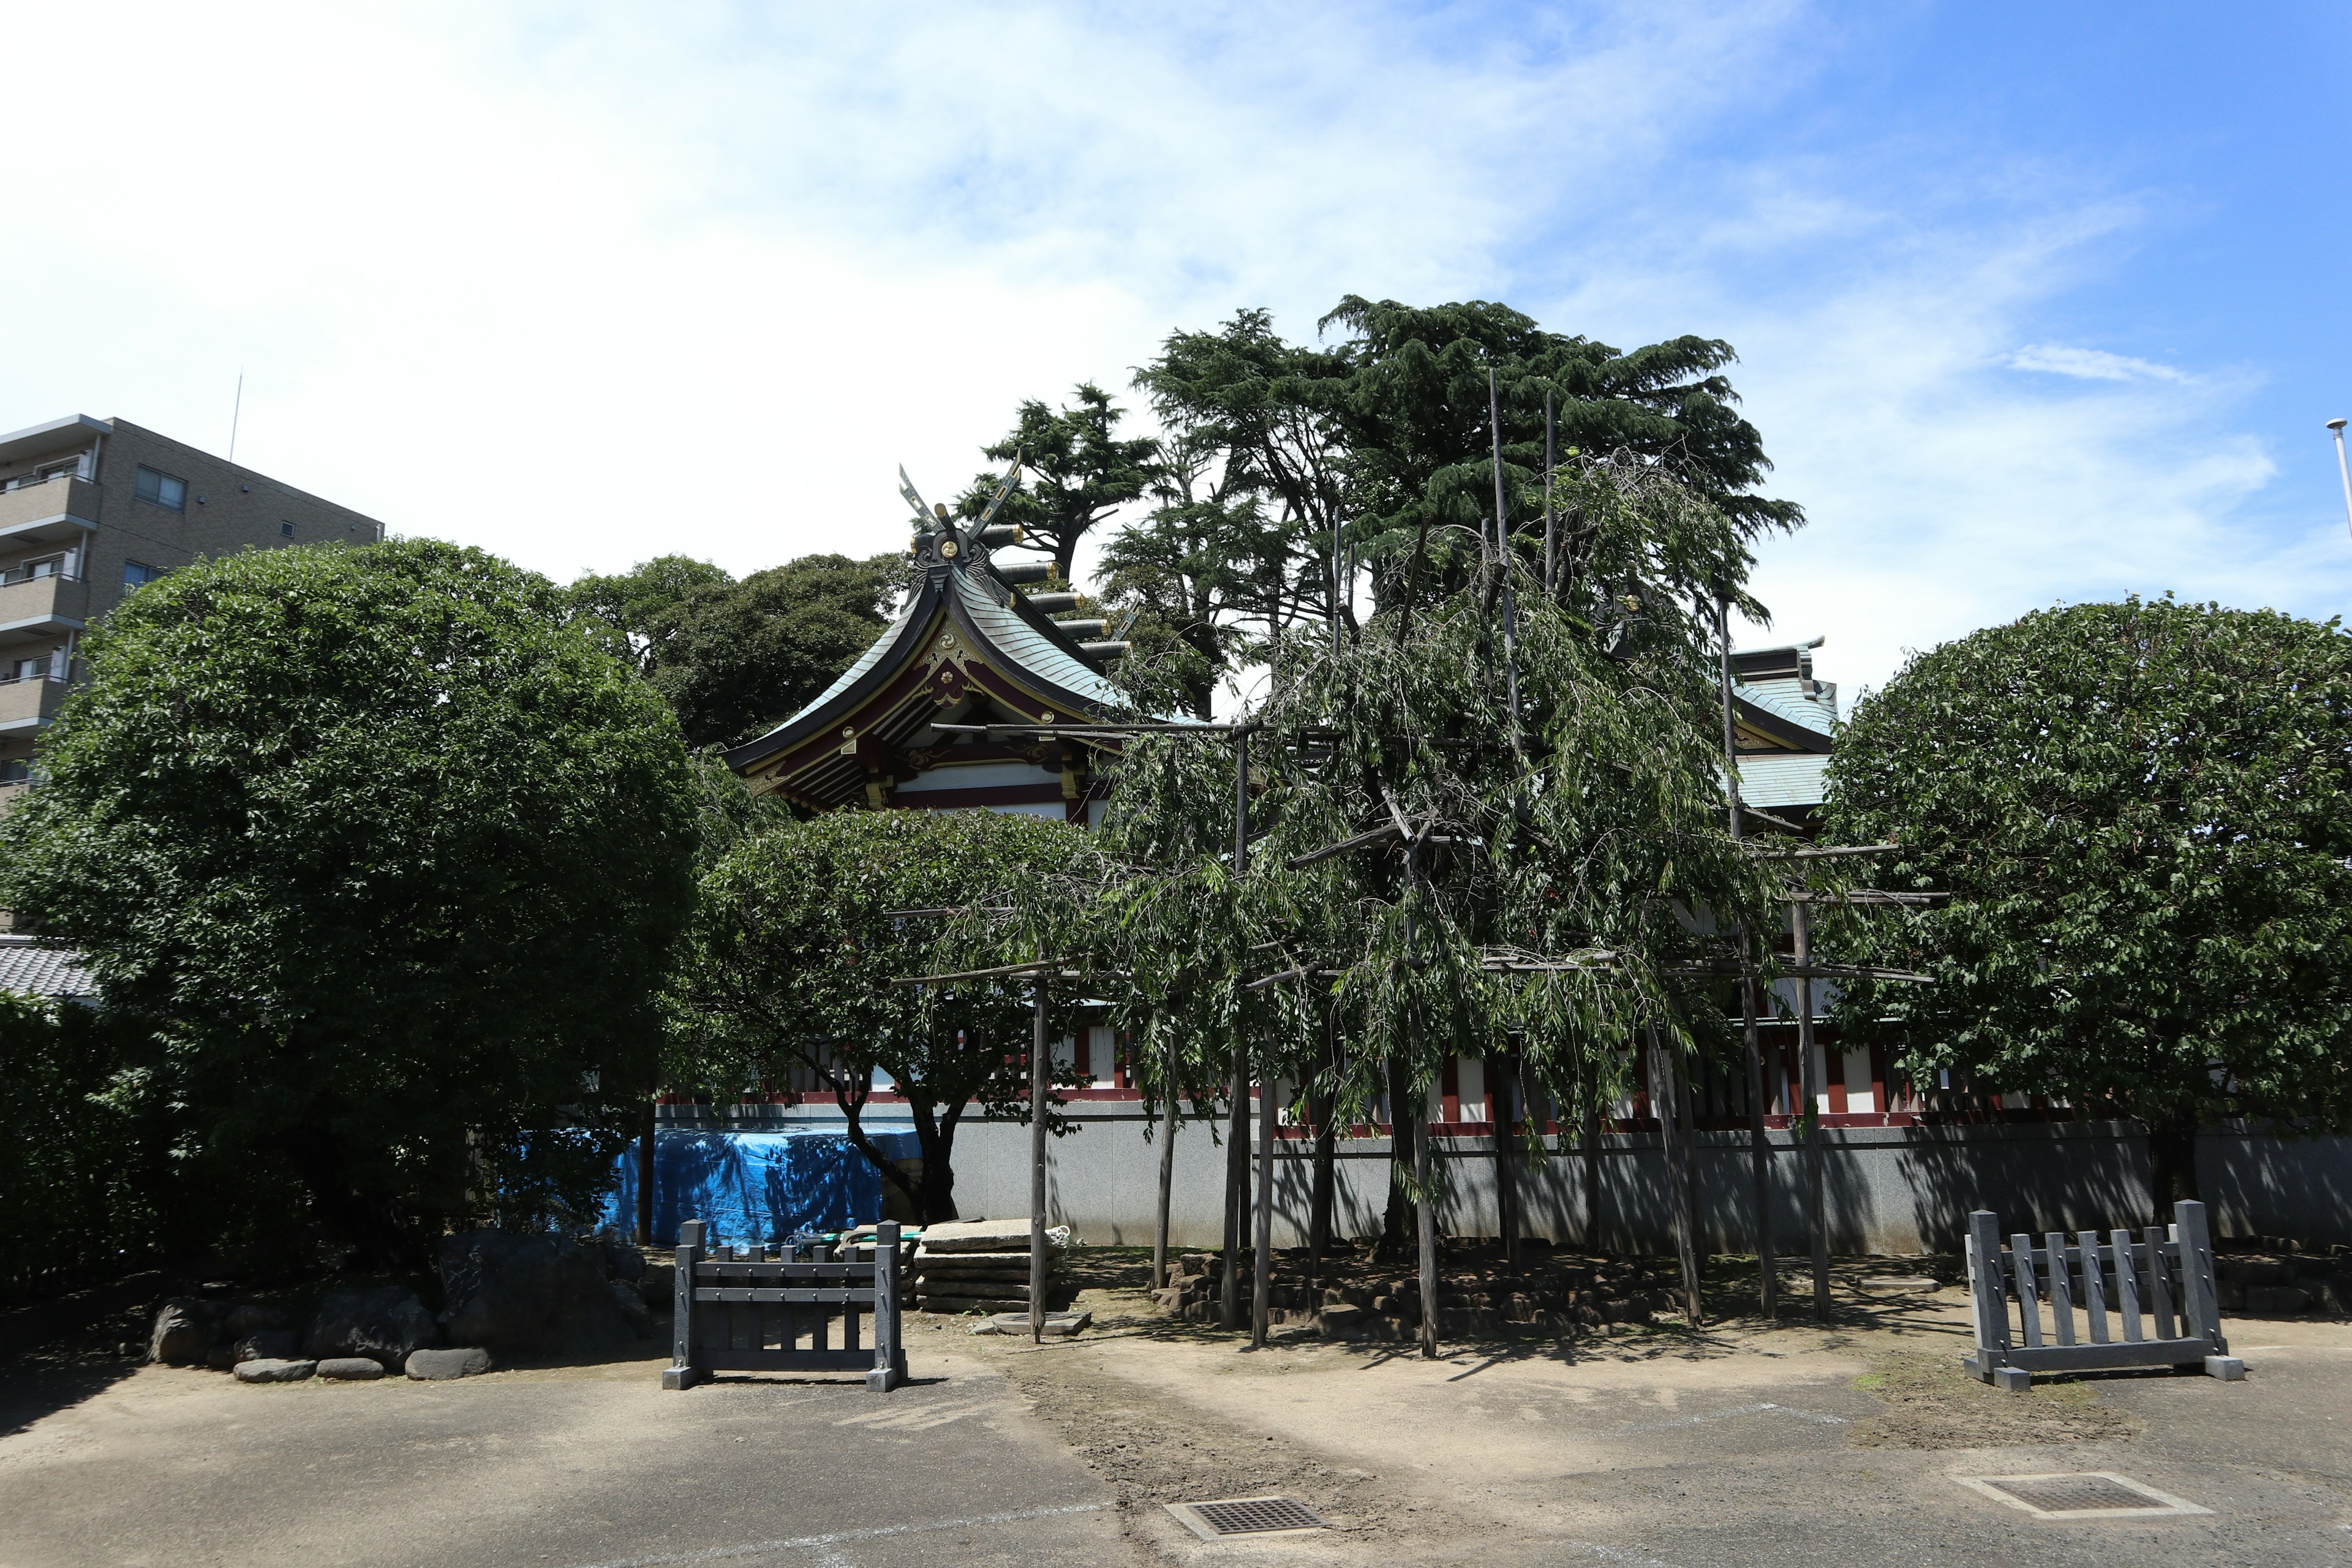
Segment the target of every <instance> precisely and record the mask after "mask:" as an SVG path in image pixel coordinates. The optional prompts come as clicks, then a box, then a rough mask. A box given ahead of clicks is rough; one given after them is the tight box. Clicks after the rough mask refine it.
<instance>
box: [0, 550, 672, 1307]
mask: <svg viewBox="0 0 2352 1568" xmlns="http://www.w3.org/2000/svg"><path fill="white" fill-rule="evenodd" d="M565 607H566V606H565V602H564V598H563V595H562V592H561V590H559V589H557V588H556V587H555V586H554V585H553V584H551V583H549V582H547V581H546V580H545V579H543V578H541V577H538V576H536V575H534V574H530V573H527V572H524V571H521V570H519V569H518V568H516V567H514V566H511V565H509V564H508V563H505V562H502V561H499V560H498V559H496V558H494V557H492V556H489V555H486V554H484V553H482V552H479V551H476V550H465V549H459V548H457V547H455V546H451V545H446V544H440V543H436V542H429V541H404V542H394V543H389V544H383V545H378V546H374V547H372V548H367V549H359V550H352V549H347V548H343V547H341V546H335V547H319V548H305V549H289V550H278V551H268V552H248V553H245V554H240V555H235V556H231V557H228V558H226V559H223V560H218V561H209V562H199V563H196V564H195V565H193V566H190V567H188V568H186V569H184V570H183V571H180V572H176V573H174V574H172V575H170V576H168V577H166V578H164V579H163V580H162V581H160V582H157V583H153V584H149V585H147V586H146V587H143V588H142V589H141V590H140V591H139V592H138V593H137V594H136V595H132V596H131V597H130V598H129V599H127V600H125V601H124V602H123V604H122V605H121V606H120V607H118V608H117V609H115V610H114V611H113V612H112V613H111V614H110V616H108V617H107V620H106V622H105V625H104V626H103V627H102V628H101V629H100V632H99V633H98V634H97V635H96V636H94V637H92V638H91V640H90V643H89V683H88V684H87V685H86V686H84V687H82V688H81V689H79V690H78V691H76V692H75V693H74V694H73V695H72V696H71V697H70V698H68V700H67V702H66V704H65V707H64V709H63V710H62V711H61V712H60V713H59V715H58V721H57V723H56V724H55V726H54V727H53V728H52V729H51V730H50V731H49V732H48V734H47V737H46V738H45V744H44V746H43V748H42V752H41V761H40V768H41V779H40V782H39V784H38V785H37V788H35V789H34V790H33V791H32V792H31V793H30V795H29V797H28V798H27V799H26V802H25V804H24V805H21V806H20V807H18V809H17V810H16V812H15V813H14V814H13V815H12V816H10V817H9V818H8V819H7V821H6V823H5V827H0V898H4V899H5V903H6V905H7V906H8V907H9V908H11V909H13V910H15V911H16V916H17V918H18V919H19V921H23V922H26V923H29V924H31V925H32V926H34V927H35V928H37V929H38V930H40V931H44V932H46V933H47V934H49V935H51V936H53V937H56V938H58V939H60V940H62V941H65V942H70V943H71V944H73V945H74V946H76V947H78V948H79V949H80V950H81V951H82V952H85V953H87V954H88V955H89V963H90V966H91V968H92V970H93V971H94V973H96V975H97V976H98V978H99V980H100V985H101V988H102V991H103V994H104V996H105V999H106V1002H107V1004H108V1005H109V1006H110V1007H111V1008H113V1009H115V1010H117V1011H119V1012H121V1013H124V1014H127V1015H130V1016H134V1017H136V1018H138V1019H140V1020H142V1022H144V1023H145V1024H148V1025H150V1026H152V1030H153V1033H154V1037H155V1041H156V1045H155V1049H154V1054H153V1058H152V1060H151V1061H148V1062H146V1063H144V1064H143V1065H142V1066H140V1067H139V1068H137V1069H136V1070H134V1071H131V1072H129V1073H127V1074H125V1075H124V1077H123V1079H122V1081H121V1085H120V1092H121V1093H123V1094H126V1095H131V1096H136V1097H142V1098H151V1099H152V1100H154V1101H155V1102H157V1103H159V1104H166V1105H169V1106H170V1107H172V1108H173V1115H174V1117H175V1119H176V1120H177V1121H178V1124H179V1126H180V1129H181V1138H182V1142H183V1145H184V1150H185V1152H187V1153H188V1154H190V1155H191V1156H192V1159H191V1163H190V1167H189V1168H191V1169H193V1170H201V1169H202V1168H204V1160H205V1157H210V1158H212V1159H214V1160H215V1161H226V1162H227V1163H229V1164H231V1165H238V1164H241V1163H245V1162H246V1161H247V1159H248V1158H249V1157H260V1158H263V1159H266V1160H275V1161H282V1162H283V1165H282V1166H281V1167H280V1168H282V1169H284V1170H286V1171H288V1172H289V1173H291V1174H292V1175H293V1176H294V1177H295V1178H297V1179H298V1180H299V1183H300V1184H301V1185H302V1186H303V1187H306V1188H307V1189H308V1192H309V1195H310V1199H311V1200H312V1203H313V1205H315V1213H316V1214H317V1215H318V1216H319V1217H320V1219H321V1220H323V1221H324V1222H325V1224H326V1225H327V1226H328V1228H329V1229H330V1230H331V1232H333V1233H335V1234H338V1235H340V1236H341V1237H342V1238H343V1239H345V1240H347V1241H350V1242H352V1243H354V1244H356V1245H357V1246H358V1247H359V1249H360V1251H361V1253H362V1256H363V1257H366V1258H371V1259H374V1260H381V1261H384V1262H402V1261H415V1260H418V1259H420V1258H422V1257H423V1255H424V1249H425V1247H428V1246H429V1245H430V1240H431V1237H433V1236H434V1235H436V1234H437V1233H438V1232H439V1231H440V1229H441V1228H442V1226H444V1224H446V1223H448V1222H449V1221H452V1220H456V1219H458V1218H460V1217H473V1216H481V1215H487V1214H502V1215H507V1216H508V1217H513V1216H515V1215H520V1214H524V1213H528V1214H531V1215H538V1216H544V1215H549V1214H551V1213H555V1214H562V1213H572V1214H577V1213H578V1212H579V1211H580V1210H581V1209H582V1208H583V1207H584V1206H585V1205H591V1204H593V1202H594V1201H595V1200H596V1198H597V1197H598V1196H599V1194H600V1191H601V1187H602V1185H603V1184H604V1183H605V1181H606V1180H607V1178H608V1177H609V1173H610V1170H611V1163H612V1156H613V1154H614V1152H616V1151H617V1149H618V1148H619V1147H620V1145H621V1143H622V1142H623V1140H624V1138H625V1131H626V1127H627V1117H628V1115H629V1110H628V1108H629V1107H630V1106H631V1105H636V1104H641V1103H642V1100H643V1098H644V1096H645V1094H646V1092H647V1091H648V1089H650V1087H651V1085H652V1081H653V1078H654V1075H655V1072H656V1061H655V1053H656V1037H657V1030H656V1020H655V1017H654V1014H653V1007H652V1000H651V999H652V997H653V996H654V994H655V992H656V987H657V985H658V984H659V981H660V979H661V976H662V974H663V973H664V970H665V967H666V965H667V961H668V956H669V952H670V948H671V944H672V942H673V941H674V939H675V937H676V935H677V932H678V931H680V930H681V929H682V927H683V925H684V923H685V921H686V920H687V919H688V916H689V914H690V912H691V908H692V900H693V896H694V880H693V874H692V867H691V861H692V854H693V845H694V835H695V819H694V813H695V795H694V792H693V786H692V783H691V780H690V777H689V774H688V765H687V755H686V750H685V746H684V744H683V742H681V741H680V739H679V736H678V731H677V722H676V721H675V720H674V719H672V717H671V716H670V714H669V712H668V710H667V709H666V708H665V707H664V705H663V704H662V702H661V700H660V699H659V698H658V697H657V696H656V694H655V693H654V692H653V690H652V689H650V688H649V687H647V686H646V684H645V682H644V681H642V680H641V679H638V678H637V677H636V676H635V674H633V673H632V672H631V671H629V670H628V669H627V668H625V667H623V666H622V665H620V664H619V663H617V662H615V661H614V659H613V658H610V657H609V656H607V655H606V654H605V653H604V652H602V651H600V649H599V648H598V647H596V646H595V645H594V644H593V642H592V641H591V640H590V639H589V637H588V636H587V635H586V634H585V633H583V631H581V630H580V629H578V628H576V627H574V626H569V625H567V624H566V621H565Z"/></svg>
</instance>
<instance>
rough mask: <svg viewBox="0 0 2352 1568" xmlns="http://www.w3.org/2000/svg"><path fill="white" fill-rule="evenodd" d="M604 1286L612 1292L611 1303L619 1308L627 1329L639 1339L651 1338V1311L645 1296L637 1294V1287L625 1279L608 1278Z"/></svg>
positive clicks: (652, 1317)
mask: <svg viewBox="0 0 2352 1568" xmlns="http://www.w3.org/2000/svg"><path fill="white" fill-rule="evenodd" d="M604 1288H605V1289H608V1290H610V1291H611V1292H612V1293H613V1305H614V1306H615V1307H617V1308H619V1309H620V1310H621V1320H622V1321H624V1322H625V1323H627V1324H628V1325H629V1331H630V1332H631V1333H634V1334H635V1335H636V1336H637V1338H639V1339H641V1340H649V1339H651V1338H653V1337H654V1315H653V1311H652V1310H651V1309H650V1308H648V1307H647V1306H646V1300H645V1298H644V1297H642V1296H640V1295H638V1294H637V1288H636V1287H635V1285H633V1284H631V1283H630V1282H629V1281H628V1280H626V1279H609V1280H607V1281H605V1285H604Z"/></svg>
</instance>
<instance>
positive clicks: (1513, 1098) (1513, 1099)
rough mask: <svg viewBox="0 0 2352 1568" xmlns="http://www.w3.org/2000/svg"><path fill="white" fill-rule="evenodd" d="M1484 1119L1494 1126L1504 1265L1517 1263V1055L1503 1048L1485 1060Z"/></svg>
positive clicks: (1498, 1218) (1497, 1208) (1497, 1204)
mask: <svg viewBox="0 0 2352 1568" xmlns="http://www.w3.org/2000/svg"><path fill="white" fill-rule="evenodd" d="M1486 1069H1487V1070H1486V1119H1487V1121H1489V1122H1491V1123H1492V1124H1493V1125H1494V1129H1495V1220H1496V1225H1497V1226H1500V1227H1501V1229H1502V1232H1503V1267H1505V1268H1517V1267H1518V1266H1519V1176H1518V1166H1517V1161H1516V1159H1515V1156H1516V1155H1517V1152H1518V1151H1517V1149H1516V1148H1515V1147H1514V1143H1513V1136H1512V1128H1513V1126H1514V1124H1516V1123H1517V1121H1518V1111H1517V1100H1518V1095H1517V1092H1516V1090H1517V1087H1518V1072H1519V1058H1518V1053H1517V1052H1516V1051H1504V1052H1501V1053H1499V1054H1498V1055H1496V1056H1494V1057H1490V1058H1487V1062H1486Z"/></svg>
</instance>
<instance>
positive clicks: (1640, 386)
mask: <svg viewBox="0 0 2352 1568" xmlns="http://www.w3.org/2000/svg"><path fill="white" fill-rule="evenodd" d="M1334 323H1337V324H1339V325H1340V326H1343V327H1345V328H1347V329H1348V330H1349V331H1350V332H1352V333H1354V334H1355V341H1354V342H1353V344H1352V345H1351V347H1352V352H1353V354H1354V358H1355V363H1356V367H1357V368H1356V373H1355V374H1354V376H1353V377H1352V379H1351V381H1350V383H1349V387H1348V393H1347V397H1346V401H1345V412H1344V416H1343V418H1342V424H1343V426H1344V428H1345V430H1346V432H1347V440H1348V444H1349V450H1350V452H1351V455H1352V458H1353V465H1352V466H1353V476H1352V477H1353V481H1354V486H1355V492H1354V493H1355V500H1356V502H1357V504H1358V506H1359V507H1360V509H1361V510H1364V511H1366V512H1368V513H1370V515H1371V516H1373V517H1374V518H1376V519H1378V520H1379V522H1378V526H1380V527H1381V528H1383V529H1385V530H1387V531H1389V532H1390V534H1391V540H1390V542H1389V548H1390V550H1391V552H1394V551H1395V550H1397V549H1398V548H1400V547H1401V543H1402V537H1403V536H1404V535H1406V534H1408V533H1411V532H1413V531H1417V530H1419V529H1421V528H1423V527H1431V528H1439V529H1444V528H1449V527H1450V528H1454V529H1467V530H1470V531H1473V532H1474V533H1475V531H1476V528H1477V526H1478V520H1479V519H1480V517H1481V516H1486V515H1490V514H1491V510H1492V507H1493V501H1494V494H1495V488H1494V466H1493V447H1492V438H1491V437H1490V435H1489V433H1488V419H1487V413H1488V406H1489V405H1488V398H1487V390H1486V377H1487V372H1488V370H1489V369H1490V368H1491V369H1492V370H1493V371H1494V373H1495V377H1496V383H1497V384H1498V386H1499V388H1500V395H1501V403H1502V411H1503V460H1504V465H1505V468H1506V469H1507V489H1509V490H1510V491H1511V492H1513V493H1514V494H1516V495H1519V496H1520V497H1521V500H1520V502H1519V506H1520V510H1519V511H1518V512H1517V514H1516V515H1515V517H1514V519H1513V521H1514V522H1515V523H1516V524H1521V525H1523V524H1524V523H1525V522H1526V521H1528V507H1529V506H1530V504H1532V505H1535V506H1539V505H1540V498H1541V485H1542V472H1543V450H1544V447H1543V442H1544V395H1545V394H1546V393H1547V392H1549V393H1550V394H1551V395H1552V400H1553V406H1554V412H1555V417H1556V419H1557V422H1558V427H1559V446H1560V448H1561V452H1562V455H1563V456H1565V455H1566V454H1568V453H1569V452H1571V451H1573V452H1580V453H1583V454H1586V455H1590V456H1595V457H1600V456H1606V455H1609V454H1612V453H1617V452H1625V453H1630V454H1632V455H1633V456H1634V457H1636V458H1641V459H1643V460H1644V461H1646V462H1649V463H1653V464H1655V465H1658V466H1659V467H1661V468H1664V470H1665V471H1666V472H1667V473H1668V474H1670V475H1671V476H1672V477H1673V478H1674V479H1676V480H1677V481H1678V482H1679V483H1680V484H1682V485H1684V486H1685V487H1686V488H1687V489H1690V490H1691V491H1692V492H1694V493H1695V494H1696V495H1697V496H1699V497H1701V498H1703V499H1704V500H1707V501H1708V502H1710V503H1712V504H1713V505H1714V506H1715V507H1716V508H1717V510H1720V511H1721V512H1723V514H1724V515H1725V516H1726V517H1727V518H1729V519H1730V520H1731V521H1732V523H1733V524H1734V526H1735V527H1736V528H1737V529H1738V531H1739V533H1740V534H1741V536H1742V537H1743V538H1753V537H1755V536H1756V535H1757V534H1759V533H1760V532H1763V531H1767V530H1769V529H1776V528H1777V529H1791V528H1795V527H1796V526H1798V525H1799V524H1800V523H1801V521H1803V513H1802V512H1801V510H1799V509H1798V508H1797V507H1796V506H1795V505H1793V504H1792V503H1790V502H1788V501H1778V500H1767V499H1765V498H1763V497H1761V496H1758V495H1755V494H1753V493H1751V490H1752V487H1753V486H1754V485H1755V484H1756V483H1757V482H1758V481H1759V480H1760V479H1762V478H1763V476H1764V474H1765V473H1766V472H1767V471H1768V470H1769V468H1770V467H1771V464H1770V463H1769V462H1768V461H1767V460H1766V458H1765V457H1764V444H1763V437H1761V436H1760V435H1759V434H1758V432H1757V430H1756V427H1755V426H1752V425H1750V424H1748V421H1747V420H1745V419H1742V418H1741V417H1739V416H1738V413H1737V412H1735V410H1734V407H1733V405H1735V404H1736V403H1737V402H1738V397H1737V395H1735V394H1734V393H1733V392H1732V390H1731V384H1730V382H1729V381H1728V380H1727V378H1726V377H1724V376H1723V375H1721V374H1717V373H1718V372H1719V371H1720V370H1721V369H1722V367H1723V366H1724V365H1726V364H1728V363H1730V362H1731V359H1732V357H1733V356H1732V352H1731V345H1730V344H1728V343H1726V342H1719V341H1717V340H1715V339H1710V338H1697V337H1688V336H1685V337H1679V338H1675V339H1671V340H1669V341H1668V342H1663V343H1653V344H1651V345H1649V346H1648V347H1646V348H1640V349H1635V350H1634V351H1633V352H1632V353H1619V352H1618V351H1617V350H1616V349H1613V348H1611V347H1610V346H1609V345H1608V344H1606V343H1600V342H1593V341H1592V340H1591V339H1590V338H1585V337H1570V336H1565V335H1563V334H1560V333H1558V332H1549V331H1544V330H1543V329H1542V328H1541V327H1539V326H1538V325H1537V324H1536V322H1535V321H1533V320H1532V319H1530V318H1529V317H1527V316H1524V315H1521V314H1520V313H1519V312H1518V311H1517V310H1511V309H1510V308H1509V307H1508V306H1505V305H1496V304H1489V303H1486V302H1485V301H1483V300H1474V301H1471V302H1469V303H1466V304H1449V305H1439V306H1435V307H1433V308H1429V309H1417V308H1415V307H1412V306H1408V305H1401V304H1399V303H1397V302H1396V301H1395V300H1380V301H1378V302H1375V301H1372V300H1365V299H1362V298H1360V297H1358V296H1356V295H1352V294H1351V295H1349V297H1348V298H1346V299H1344V300H1340V301H1339V304H1338V305H1337V306H1336V307H1334V308H1333V309H1332V310H1331V313H1330V314H1329V315H1328V316H1326V317H1324V318H1323V324H1324V326H1325V327H1326V328H1327V329H1328V328H1329V327H1330V326H1331V325H1333V324H1334Z"/></svg>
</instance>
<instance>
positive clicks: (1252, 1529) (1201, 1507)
mask: <svg viewBox="0 0 2352 1568" xmlns="http://www.w3.org/2000/svg"><path fill="white" fill-rule="evenodd" d="M1165 1506H1166V1508H1167V1510H1168V1511H1169V1512H1170V1513H1172V1514H1174V1515H1175V1516H1176V1517H1177V1518H1178V1519H1180V1520H1181V1521H1183V1522H1184V1526H1185V1528H1186V1529H1188V1530H1190V1531H1192V1533H1193V1534H1195V1535H1197V1536H1199V1537H1200V1538H1201V1539H1202V1540H1203V1541H1230V1540H1232V1539H1233V1538H1234V1536H1237V1535H1297V1534H1300V1533H1302V1532H1304V1531H1309V1530H1328V1529H1329V1528H1330V1526H1329V1525H1328V1524H1326V1523H1325V1522H1324V1521H1323V1518H1322V1516H1321V1515H1320V1514H1318V1513H1317V1512H1316V1511H1315V1510H1313V1509H1310V1508H1308V1507H1307V1505H1306V1504H1305V1503H1302V1502H1299V1501H1297V1500H1296V1499H1293V1498H1286V1497H1236V1498H1221V1499H1219V1500H1216V1501H1214V1502H1171V1503H1169V1504H1166V1505H1165Z"/></svg>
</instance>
